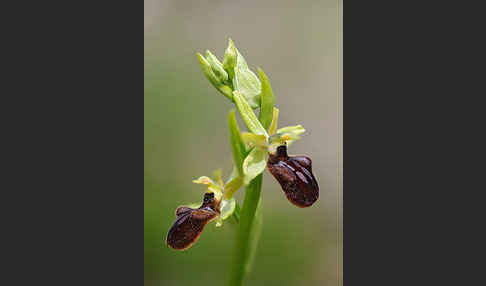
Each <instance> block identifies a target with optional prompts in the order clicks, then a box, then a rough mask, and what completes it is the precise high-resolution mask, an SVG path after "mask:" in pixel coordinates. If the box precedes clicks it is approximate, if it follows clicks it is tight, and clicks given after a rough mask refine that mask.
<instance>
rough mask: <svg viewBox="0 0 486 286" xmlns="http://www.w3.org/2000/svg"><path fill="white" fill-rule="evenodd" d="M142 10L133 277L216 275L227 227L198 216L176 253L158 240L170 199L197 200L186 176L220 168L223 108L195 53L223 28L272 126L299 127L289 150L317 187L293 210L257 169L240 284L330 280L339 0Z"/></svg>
mask: <svg viewBox="0 0 486 286" xmlns="http://www.w3.org/2000/svg"><path fill="white" fill-rule="evenodd" d="M144 14H145V17H144V18H145V23H144V46H145V48H144V49H145V52H144V88H145V92H144V93H145V94H144V101H145V107H144V108H145V118H144V126H145V127H144V131H145V132H144V141H145V146H144V147H145V151H144V152H145V153H144V160H145V161H144V187H145V188H144V189H145V190H144V198H145V201H144V203H145V207H144V210H145V211H144V279H145V285H196V284H197V285H214V286H217V285H224V283H225V281H226V279H227V277H228V273H227V272H228V269H229V262H230V261H231V260H230V258H231V255H232V251H233V240H234V228H235V225H233V224H231V223H226V224H224V225H223V227H222V228H216V227H215V225H214V223H211V224H209V225H208V226H207V227H206V229H205V231H204V232H203V234H202V235H201V237H200V239H199V241H198V242H197V243H196V244H194V245H193V247H192V248H190V249H189V250H187V251H184V252H178V251H174V250H171V249H169V248H167V247H166V246H165V243H164V238H165V235H166V233H167V230H168V229H169V227H170V225H171V224H172V223H173V221H174V218H175V216H174V211H175V209H176V207H177V206H180V205H182V204H186V203H192V202H198V201H200V200H201V198H202V194H203V192H204V187H203V186H201V185H196V184H193V183H192V182H191V181H192V180H193V179H195V178H197V177H199V176H201V175H210V174H211V172H212V170H214V169H216V168H223V177H224V178H226V177H227V176H228V175H229V172H230V171H231V169H230V168H231V166H232V159H231V158H232V157H231V150H230V147H229V143H228V130H227V123H226V118H227V115H228V112H229V110H230V109H231V108H233V105H232V104H231V103H230V102H228V100H227V99H226V98H225V97H223V96H222V95H221V94H219V93H218V92H217V91H216V90H215V89H214V88H213V87H212V86H211V85H210V83H209V82H208V81H207V80H206V78H205V77H204V75H203V73H202V71H201V68H200V66H199V64H198V61H197V58H196V56H195V54H196V52H201V53H204V52H205V50H206V49H209V50H211V51H212V52H213V53H214V54H215V55H216V56H218V58H220V59H222V56H223V54H224V50H225V48H226V45H227V40H228V37H231V38H232V39H233V40H234V42H235V44H236V46H237V48H238V49H239V51H240V52H241V53H242V54H243V56H244V57H245V58H246V60H247V62H248V64H249V66H250V68H251V69H252V70H253V71H256V68H257V67H261V68H262V69H263V70H264V71H265V73H266V74H267V75H268V77H269V78H270V81H271V83H272V87H273V91H274V94H275V99H276V106H277V107H278V108H279V109H280V120H279V126H280V127H283V126H286V125H294V124H302V125H303V126H304V127H305V129H306V133H304V134H303V138H302V140H300V141H298V142H297V143H295V144H294V145H293V146H292V147H291V148H290V149H289V153H290V154H306V155H309V156H310V157H311V158H312V160H313V170H314V175H315V176H316V178H317V180H318V183H319V186H320V198H319V200H318V201H317V202H316V203H315V204H314V205H313V206H312V207H311V208H307V209H300V208H296V207H294V206H293V205H291V204H290V203H289V202H288V201H287V199H286V198H285V196H284V194H283V192H282V190H281V189H280V186H279V185H278V183H277V182H276V181H275V180H274V179H273V177H271V175H270V174H269V173H268V172H267V171H265V174H264V177H263V190H262V192H263V203H264V208H263V209H264V213H263V215H264V217H263V220H264V222H263V223H264V225H263V232H262V235H261V240H260V243H259V246H258V249H257V253H256V259H255V263H254V268H253V271H252V273H251V274H250V275H249V276H248V278H247V284H246V285H341V284H342V173H343V171H342V169H343V166H342V88H341V87H342V69H341V63H342V44H341V43H342V2H341V1H340V0H323V1H223V0H219V1H196V0H187V1H186V0H184V1H182V0H179V1H176V0H174V1H154V0H145V13H144ZM238 116H239V115H238ZM238 119H239V118H238ZM239 120H240V119H239ZM241 123H242V122H241V120H240V127H241V128H244V125H243V124H241ZM242 193H243V190H240V191H239V194H238V195H237V198H238V199H239V202H240V203H241V202H242V198H243V196H242V195H243V194H242Z"/></svg>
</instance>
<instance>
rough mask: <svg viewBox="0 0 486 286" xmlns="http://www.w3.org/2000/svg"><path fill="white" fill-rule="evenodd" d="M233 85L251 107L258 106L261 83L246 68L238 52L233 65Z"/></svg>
mask: <svg viewBox="0 0 486 286" xmlns="http://www.w3.org/2000/svg"><path fill="white" fill-rule="evenodd" d="M233 87H234V88H235V89H236V90H238V91H239V92H241V94H242V95H243V97H245V99H246V101H247V102H248V104H249V105H250V106H251V108H253V109H255V108H258V107H260V92H261V89H262V84H261V83H260V80H259V79H258V77H257V76H256V75H255V74H254V73H253V72H252V71H251V70H250V69H249V68H248V65H247V64H246V61H245V59H244V58H243V56H242V55H241V54H240V53H238V57H237V60H236V67H235V77H234V78H233Z"/></svg>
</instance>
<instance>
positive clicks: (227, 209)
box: [216, 198, 236, 227]
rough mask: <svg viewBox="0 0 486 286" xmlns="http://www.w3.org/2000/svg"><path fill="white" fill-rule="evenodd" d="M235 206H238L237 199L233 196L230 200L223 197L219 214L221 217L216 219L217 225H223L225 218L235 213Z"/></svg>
mask: <svg viewBox="0 0 486 286" xmlns="http://www.w3.org/2000/svg"><path fill="white" fill-rule="evenodd" d="M235 206H236V201H235V199H234V198H231V199H229V200H225V199H223V200H222V201H221V214H220V215H219V218H218V219H217V220H216V227H220V226H222V225H223V220H225V219H227V218H229V217H230V216H231V215H233V213H234V211H235Z"/></svg>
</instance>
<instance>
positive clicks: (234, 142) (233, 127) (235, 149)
mask: <svg viewBox="0 0 486 286" xmlns="http://www.w3.org/2000/svg"><path fill="white" fill-rule="evenodd" d="M228 130H229V133H230V144H231V151H232V153H233V160H234V162H235V165H236V170H238V174H240V175H241V176H243V169H242V166H243V160H245V158H246V155H248V152H246V149H245V144H244V143H243V141H242V139H241V136H240V129H239V128H238V123H237V122H236V116H235V110H234V109H233V110H231V111H230V113H229V115H228Z"/></svg>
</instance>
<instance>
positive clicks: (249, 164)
mask: <svg viewBox="0 0 486 286" xmlns="http://www.w3.org/2000/svg"><path fill="white" fill-rule="evenodd" d="M266 157H267V151H266V150H265V149H262V148H259V147H255V148H253V149H252V150H251V151H250V153H249V154H248V156H247V157H246V158H245V161H244V162H243V173H244V175H245V176H244V178H243V183H244V184H245V185H248V183H250V181H251V180H253V179H254V178H256V176H258V175H260V174H261V173H262V172H263V171H264V170H265V167H266V165H267V158H266Z"/></svg>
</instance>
